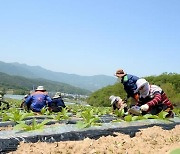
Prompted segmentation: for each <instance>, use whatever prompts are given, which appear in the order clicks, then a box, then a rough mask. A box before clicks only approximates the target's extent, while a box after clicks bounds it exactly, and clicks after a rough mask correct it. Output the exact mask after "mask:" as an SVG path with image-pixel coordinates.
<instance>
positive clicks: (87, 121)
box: [77, 109, 101, 128]
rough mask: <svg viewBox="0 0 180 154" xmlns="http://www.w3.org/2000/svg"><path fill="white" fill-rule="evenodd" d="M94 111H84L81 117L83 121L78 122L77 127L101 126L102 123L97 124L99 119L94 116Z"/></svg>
mask: <svg viewBox="0 0 180 154" xmlns="http://www.w3.org/2000/svg"><path fill="white" fill-rule="evenodd" d="M93 112H94V111H93V109H88V110H86V111H83V112H82V113H81V116H82V118H83V121H78V122H77V127H78V128H87V127H90V126H100V125H101V124H100V123H97V121H98V120H99V117H97V116H94V114H93Z"/></svg>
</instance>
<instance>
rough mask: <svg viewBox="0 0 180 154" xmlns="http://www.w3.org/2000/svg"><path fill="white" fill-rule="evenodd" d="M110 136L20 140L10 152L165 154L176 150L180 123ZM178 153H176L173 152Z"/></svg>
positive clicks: (32, 153)
mask: <svg viewBox="0 0 180 154" xmlns="http://www.w3.org/2000/svg"><path fill="white" fill-rule="evenodd" d="M114 135H115V137H113V136H106V137H105V136H102V137H100V138H99V139H97V140H95V139H89V138H86V139H84V140H82V141H62V142H55V143H45V142H38V143H23V142H21V143H20V145H19V146H18V149H17V150H16V151H15V152H10V153H11V154H20V153H22V154H25V153H26V154H39V153H43V154H45V153H46V154H56V153H62V154H66V153H69V154H85V153H89V154H97V153H100V154H109V153H114V154H116V153H119V154H120V153H122V154H125V153H126V154H147V153H148V154H162V153H163V154H169V153H170V152H171V151H172V150H174V149H178V148H179V149H180V125H178V126H176V127H175V128H173V129H172V130H163V129H162V128H161V127H158V126H154V127H150V128H146V129H142V130H141V131H140V132H138V133H136V136H135V137H133V138H130V136H129V135H124V134H122V133H115V134H114ZM177 154H178V153H177Z"/></svg>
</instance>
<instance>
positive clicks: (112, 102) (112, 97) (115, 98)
mask: <svg viewBox="0 0 180 154" xmlns="http://www.w3.org/2000/svg"><path fill="white" fill-rule="evenodd" d="M109 99H110V100H111V105H112V104H114V103H115V101H119V100H122V99H121V98H120V97H119V96H114V95H111V96H110V97H109Z"/></svg>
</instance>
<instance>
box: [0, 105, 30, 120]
mask: <svg viewBox="0 0 180 154" xmlns="http://www.w3.org/2000/svg"><path fill="white" fill-rule="evenodd" d="M32 115H33V113H25V112H23V111H20V110H18V109H16V108H11V109H10V110H9V112H6V113H3V114H2V121H8V120H9V121H14V122H18V121H22V120H23V119H25V118H27V117H29V116H32Z"/></svg>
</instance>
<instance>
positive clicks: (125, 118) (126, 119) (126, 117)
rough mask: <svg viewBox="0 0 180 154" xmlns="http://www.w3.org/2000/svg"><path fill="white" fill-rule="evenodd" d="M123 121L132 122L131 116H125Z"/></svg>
mask: <svg viewBox="0 0 180 154" xmlns="http://www.w3.org/2000/svg"><path fill="white" fill-rule="evenodd" d="M124 120H125V121H127V122H130V121H132V115H127V116H125V117H124Z"/></svg>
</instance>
